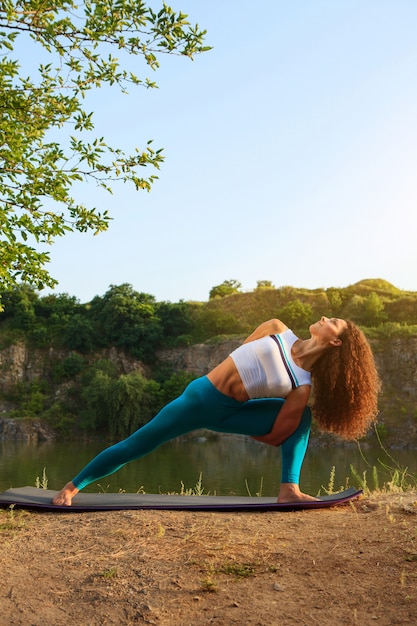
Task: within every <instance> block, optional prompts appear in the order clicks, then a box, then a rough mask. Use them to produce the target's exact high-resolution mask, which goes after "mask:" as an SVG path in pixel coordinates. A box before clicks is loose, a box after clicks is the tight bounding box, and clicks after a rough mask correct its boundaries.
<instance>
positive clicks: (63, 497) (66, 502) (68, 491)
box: [52, 482, 79, 506]
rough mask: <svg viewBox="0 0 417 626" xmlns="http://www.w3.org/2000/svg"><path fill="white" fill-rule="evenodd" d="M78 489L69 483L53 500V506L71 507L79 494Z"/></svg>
mask: <svg viewBox="0 0 417 626" xmlns="http://www.w3.org/2000/svg"><path fill="white" fill-rule="evenodd" d="M78 491H79V490H78V489H77V488H76V487H74V485H73V483H72V482H70V483H67V484H66V485H65V487H63V489H61V491H59V492H58V493H57V495H56V496H55V498H53V499H52V504H58V505H60V506H71V503H72V499H73V497H74V496H75V495H76V494H77V493H78Z"/></svg>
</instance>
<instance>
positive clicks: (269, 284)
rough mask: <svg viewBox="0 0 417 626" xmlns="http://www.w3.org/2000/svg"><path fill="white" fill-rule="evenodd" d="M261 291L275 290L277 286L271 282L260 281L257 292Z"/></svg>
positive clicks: (257, 284)
mask: <svg viewBox="0 0 417 626" xmlns="http://www.w3.org/2000/svg"><path fill="white" fill-rule="evenodd" d="M260 289H275V285H274V283H273V282H271V281H270V280H258V281H257V283H256V289H255V291H259V290H260Z"/></svg>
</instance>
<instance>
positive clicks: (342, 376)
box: [311, 321, 380, 440]
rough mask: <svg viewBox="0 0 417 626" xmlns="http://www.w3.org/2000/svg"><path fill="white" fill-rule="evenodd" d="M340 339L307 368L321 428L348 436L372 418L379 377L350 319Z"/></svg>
mask: <svg viewBox="0 0 417 626" xmlns="http://www.w3.org/2000/svg"><path fill="white" fill-rule="evenodd" d="M340 339H341V340H342V345H341V346H339V347H333V348H331V349H329V350H327V352H325V353H324V354H323V355H322V356H321V357H320V358H319V359H318V361H316V363H315V364H314V366H313V368H312V370H311V374H312V380H313V397H314V401H313V406H312V409H313V415H314V417H315V419H316V420H317V422H318V423H319V426H320V428H321V430H324V431H327V432H330V433H334V434H335V435H338V436H339V437H342V438H343V439H350V440H352V439H358V438H359V437H362V436H363V435H365V433H366V431H367V430H368V428H369V427H370V425H371V424H372V423H373V422H375V420H376V416H377V414H378V407H377V403H378V392H379V389H380V380H379V376H378V372H377V369H376V367H375V361H374V357H373V354H372V351H371V348H370V346H369V343H368V341H367V339H366V337H365V335H364V334H363V332H362V331H361V330H360V329H359V328H358V327H357V326H356V325H355V324H354V323H353V322H350V321H348V322H347V328H346V329H345V330H344V331H343V333H342V334H341V335H340Z"/></svg>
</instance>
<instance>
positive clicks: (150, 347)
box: [90, 283, 162, 361]
mask: <svg viewBox="0 0 417 626" xmlns="http://www.w3.org/2000/svg"><path fill="white" fill-rule="evenodd" d="M90 316H91V319H92V321H93V323H94V324H95V326H96V329H97V333H98V337H100V340H101V343H102V345H113V346H116V347H119V348H122V349H124V350H127V351H129V352H130V354H132V355H133V356H134V357H136V358H137V359H143V360H145V361H149V360H152V359H153V357H154V350H155V347H156V346H157V345H159V344H160V343H161V337H162V330H161V323H160V321H159V319H158V317H157V315H156V303H155V298H154V296H151V295H149V294H147V293H140V292H138V291H135V290H134V289H133V288H132V286H131V285H129V284H127V283H125V284H123V285H118V286H115V285H111V286H110V289H109V290H108V291H107V292H106V293H105V294H104V296H103V297H98V296H96V297H95V298H94V299H93V300H92V301H91V303H90Z"/></svg>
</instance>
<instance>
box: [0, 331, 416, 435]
mask: <svg viewBox="0 0 417 626" xmlns="http://www.w3.org/2000/svg"><path fill="white" fill-rule="evenodd" d="M371 343H372V348H373V351H374V354H375V358H376V362H377V365H378V369H379V372H380V376H381V380H382V393H381V398H380V417H379V424H380V428H379V432H380V434H381V437H383V439H384V443H385V444H386V445H387V446H398V447H406V446H410V447H417V388H416V387H417V385H416V383H417V338H415V337H412V338H396V339H390V340H382V339H381V340H374V341H372V342H371ZM237 345H239V342H238V341H237V340H234V341H225V342H223V343H218V344H212V343H206V344H199V345H194V346H191V347H188V348H175V349H167V350H161V351H159V352H158V354H157V356H158V359H159V360H160V361H161V362H162V363H164V364H166V365H169V366H170V367H171V368H172V369H173V370H178V371H180V370H183V371H187V372H193V373H194V374H196V375H198V376H199V375H202V374H205V373H206V372H207V371H209V370H210V369H211V368H213V367H214V366H215V365H217V364H218V363H219V362H220V361H221V360H222V359H224V358H225V357H226V356H227V355H228V354H229V353H230V352H231V351H232V350H233V349H234V348H235V347H237ZM64 356H67V355H66V354H64V353H59V352H56V351H54V350H53V349H50V350H45V351H29V350H28V349H27V347H26V346H25V345H24V344H17V345H13V346H10V347H8V348H7V349H3V350H1V351H0V415H1V414H2V416H3V419H2V421H1V423H0V438H6V437H13V438H15V437H18V436H19V431H18V430H16V428H15V426H13V425H12V424H11V423H10V419H9V413H10V411H11V410H12V409H13V402H12V401H10V399H9V400H7V399H6V398H7V397H8V396H9V394H10V391H11V390H13V389H16V385H17V383H25V382H30V381H34V380H39V379H42V377H48V375H49V371H50V369H51V367H52V364H53V363H54V362H56V360H57V359H60V358H63V357H64ZM101 356H106V357H107V358H111V359H112V360H113V361H114V362H115V363H116V364H117V365H118V367H119V370H120V372H122V373H127V372H129V371H132V370H134V369H136V370H139V371H141V372H142V373H144V375H148V376H149V375H150V372H149V370H148V369H147V368H146V367H145V366H143V364H141V363H140V362H138V361H135V360H134V359H131V358H129V357H127V356H126V355H124V354H123V353H120V352H118V351H116V350H114V349H112V350H110V351H107V352H106V354H105V355H104V354H103V355H101ZM17 421H18V422H20V424H21V427H22V428H23V432H29V433H30V435H27V436H31V437H36V434H34V429H35V432H38V433H39V434H38V436H39V437H49V436H50V432H49V431H48V430H47V429H45V430H39V429H40V428H41V426H40V425H39V424H40V423H39V422H38V421H37V422H36V421H35V422H34V421H31V420H29V421H26V422H24V420H14V421H13V422H14V423H16V422H17ZM6 422H7V424H6ZM34 423H37V424H38V425H39V426H30V427H29V424H34ZM25 429H26V430H25ZM27 429H29V430H27Z"/></svg>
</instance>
